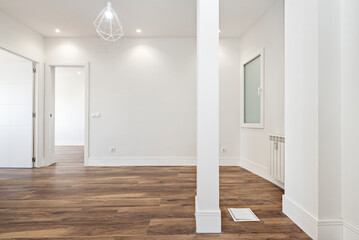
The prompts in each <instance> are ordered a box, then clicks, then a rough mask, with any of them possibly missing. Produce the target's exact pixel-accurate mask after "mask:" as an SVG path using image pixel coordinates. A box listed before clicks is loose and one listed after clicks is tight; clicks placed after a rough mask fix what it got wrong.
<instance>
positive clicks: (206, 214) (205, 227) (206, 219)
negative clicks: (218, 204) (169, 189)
mask: <svg viewBox="0 0 359 240" xmlns="http://www.w3.org/2000/svg"><path fill="white" fill-rule="evenodd" d="M195 203H196V212H195V217H196V232H197V233H221V210H220V209H219V208H218V209H216V210H210V211H199V210H198V208H197V196H196V199H195Z"/></svg>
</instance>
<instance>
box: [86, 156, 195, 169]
mask: <svg viewBox="0 0 359 240" xmlns="http://www.w3.org/2000/svg"><path fill="white" fill-rule="evenodd" d="M196 163H197V160H196V158H195V157H89V158H88V160H87V164H86V166H97V167H99V166H102V167H116V166H196Z"/></svg>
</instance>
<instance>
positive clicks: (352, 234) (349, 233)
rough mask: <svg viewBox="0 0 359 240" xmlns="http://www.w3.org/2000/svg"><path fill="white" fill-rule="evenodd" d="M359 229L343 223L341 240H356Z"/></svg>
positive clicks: (358, 236)
mask: <svg viewBox="0 0 359 240" xmlns="http://www.w3.org/2000/svg"><path fill="white" fill-rule="evenodd" d="M358 239H359V228H357V227H354V226H353V225H352V224H350V223H348V222H346V221H345V220H344V221H343V240H358Z"/></svg>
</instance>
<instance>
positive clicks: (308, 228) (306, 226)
mask: <svg viewBox="0 0 359 240" xmlns="http://www.w3.org/2000/svg"><path fill="white" fill-rule="evenodd" d="M283 212H284V213H285V214H286V215H287V216H288V217H289V218H290V219H292V221H293V222H294V223H295V224H297V225H298V226H299V227H300V228H301V229H302V230H303V231H304V232H305V233H306V234H308V235H309V236H310V237H311V238H312V239H314V240H358V239H359V229H358V228H356V227H355V226H353V225H351V224H349V223H348V222H347V221H345V220H343V219H324V220H322V219H321V220H318V219H317V218H316V217H314V216H313V215H311V214H310V213H308V212H307V211H306V210H304V209H303V208H302V207H301V206H299V205H298V204H297V203H295V202H294V201H293V200H291V199H290V198H288V197H287V196H285V195H284V196H283Z"/></svg>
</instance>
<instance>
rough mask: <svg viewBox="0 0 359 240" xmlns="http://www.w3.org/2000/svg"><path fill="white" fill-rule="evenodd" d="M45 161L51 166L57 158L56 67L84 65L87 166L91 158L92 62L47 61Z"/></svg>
mask: <svg viewBox="0 0 359 240" xmlns="http://www.w3.org/2000/svg"><path fill="white" fill-rule="evenodd" d="M45 66H46V77H45V163H44V166H49V165H51V164H54V163H55V162H56V160H55V153H54V149H55V125H54V121H55V118H53V117H52V116H53V114H54V111H55V68H56V67H82V68H84V73H85V79H84V80H85V136H84V137H85V145H84V165H85V166H87V164H88V158H89V120H90V115H89V107H90V93H89V89H90V63H89V62H75V63H56V62H55V63H45Z"/></svg>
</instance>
